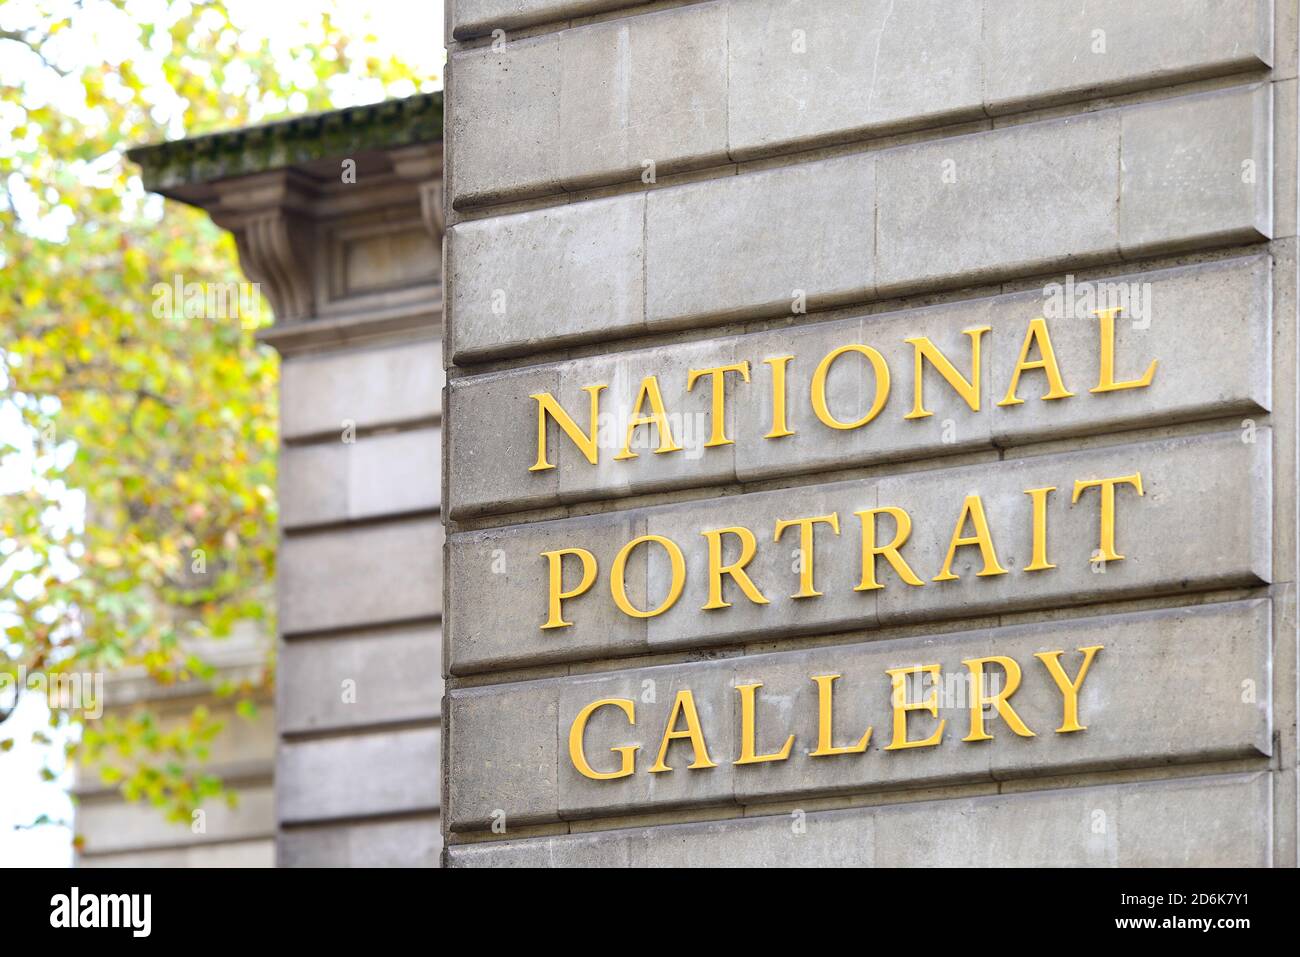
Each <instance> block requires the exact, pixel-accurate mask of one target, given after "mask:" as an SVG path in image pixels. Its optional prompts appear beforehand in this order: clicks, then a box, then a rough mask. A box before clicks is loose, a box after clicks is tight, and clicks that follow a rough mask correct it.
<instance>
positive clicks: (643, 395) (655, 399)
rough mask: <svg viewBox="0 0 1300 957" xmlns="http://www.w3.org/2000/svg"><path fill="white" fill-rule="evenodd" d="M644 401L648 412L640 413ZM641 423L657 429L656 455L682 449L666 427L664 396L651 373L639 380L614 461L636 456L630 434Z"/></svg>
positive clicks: (666, 416) (631, 434)
mask: <svg viewBox="0 0 1300 957" xmlns="http://www.w3.org/2000/svg"><path fill="white" fill-rule="evenodd" d="M646 402H649V403H650V414H649V415H642V414H641V407H642V406H643V405H645V403H646ZM641 425H653V426H654V427H655V428H656V429H658V430H659V448H657V449H655V454H656V455H662V454H663V453H664V452H680V451H681V450H682V447H681V446H680V445H678V444H677V443H676V442H674V441H673V432H672V429H670V428H669V427H668V413H667V412H666V411H665V410H664V397H663V396H662V395H661V394H660V392H659V380H658V379H657V378H656V377H655V376H652V375H648V376H646V377H645V378H644V379H643V380H641V388H640V389H638V390H637V394H636V402H634V403H633V404H632V417H631V418H630V419H628V423H627V439H626V441H624V443H623V451H621V452H619V453H618V455H616V456H614V461H616V462H622V461H625V460H626V459H634V458H636V457H637V453H636V452H633V451H632V436H633V435H635V434H636V430H637V427H638V426H641Z"/></svg>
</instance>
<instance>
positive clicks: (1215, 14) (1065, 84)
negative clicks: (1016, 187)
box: [982, 0, 1273, 112]
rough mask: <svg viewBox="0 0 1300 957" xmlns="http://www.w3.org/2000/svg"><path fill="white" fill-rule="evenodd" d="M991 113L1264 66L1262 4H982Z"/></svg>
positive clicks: (1267, 49) (1058, 0) (1267, 42)
mask: <svg viewBox="0 0 1300 957" xmlns="http://www.w3.org/2000/svg"><path fill="white" fill-rule="evenodd" d="M983 6H984V30H983V37H982V43H983V51H982V52H983V56H982V62H983V64H984V70H985V97H986V106H987V107H988V109H989V110H990V112H1004V111H1010V110H1015V109H1024V108H1026V107H1028V106H1030V105H1031V104H1033V103H1035V102H1053V101H1056V100H1064V99H1070V98H1075V97H1082V96H1089V95H1095V94H1097V93H1102V92H1105V93H1117V92H1122V91H1125V90H1131V89H1139V88H1145V87H1153V86H1160V85H1164V84H1171V83H1176V82H1180V81H1184V80H1189V79H1194V78H1196V77H1200V76H1214V75H1223V74H1228V73H1236V72H1240V71H1243V70H1249V69H1256V68H1259V67H1263V66H1267V65H1268V63H1269V62H1270V60H1271V57H1272V52H1273V42H1272V38H1273V23H1272V17H1271V14H1272V4H1271V3H1270V2H1269V0H1230V2H1227V3H1222V2H1219V0H1147V2H1144V3H1130V2H1128V0H1100V2H1096V0H1093V2H1089V3H1086V4H1079V3H1075V2H1073V0H998V2H996V3H985V4H984V5H983Z"/></svg>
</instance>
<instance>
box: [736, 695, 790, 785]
mask: <svg viewBox="0 0 1300 957" xmlns="http://www.w3.org/2000/svg"><path fill="white" fill-rule="evenodd" d="M761 687H763V683H762V682H761V681H757V682H754V683H753V684H748V685H736V690H737V691H738V692H740V757H739V758H737V759H736V760H735V761H734V762H733V763H735V764H762V763H763V762H765V761H784V760H785V759H786V758H788V757H790V749H791V748H792V747H794V735H793V734H792V735H790V737H788V738H786V739H785V746H784V747H782V748H781V750H780V751H774V752H772V753H771V754H757V753H755V752H756V751H757V747H758V746H757V744H756V743H755V740H754V739H755V737H756V736H757V733H756V731H755V729H754V724H755V721H754V696H755V694H757V692H758V689H759V688H761Z"/></svg>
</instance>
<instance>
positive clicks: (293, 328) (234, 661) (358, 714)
mask: <svg viewBox="0 0 1300 957" xmlns="http://www.w3.org/2000/svg"><path fill="white" fill-rule="evenodd" d="M130 155H131V158H132V159H133V160H134V161H135V162H137V163H138V164H139V165H140V166H141V168H142V170H143V175H144V180H145V185H146V187H147V188H149V189H151V190H154V191H156V192H159V193H161V194H163V195H164V196H167V197H168V198H170V199H173V200H177V201H180V202H183V203H188V204H190V205H193V206H197V207H199V208H202V209H204V210H206V211H207V212H208V213H209V214H210V215H211V216H212V218H213V220H214V221H215V222H216V223H217V224H218V225H220V226H222V227H223V228H225V229H228V230H230V231H231V232H232V233H233V234H234V237H235V241H236V244H237V246H238V249H239V255H240V262H241V264H242V266H243V268H244V271H245V272H246V274H247V276H248V278H249V280H250V281H253V282H256V283H259V284H260V286H261V292H262V293H263V294H264V295H265V296H266V297H267V299H268V300H269V301H270V303H271V306H272V308H273V309H274V312H275V323H274V325H273V326H272V327H271V328H269V329H267V330H265V331H264V332H263V333H262V338H263V340H264V341H265V342H267V343H268V344H269V345H271V346H273V347H274V348H275V349H277V350H278V351H279V353H280V355H281V358H282V365H281V402H280V410H281V422H280V425H281V441H282V451H281V461H280V490H279V495H280V516H281V529H282V539H281V549H280V556H279V568H278V581H277V589H278V594H279V635H278V636H277V639H276V640H277V641H278V643H279V644H278V649H277V658H278V667H277V675H276V688H277V691H276V701H275V703H274V708H273V709H272V708H269V707H268V708H266V709H265V710H263V711H262V712H261V715H262V717H261V718H260V719H259V720H258V721H257V722H253V723H249V722H247V721H242V720H240V719H232V720H231V721H230V722H229V725H228V729H227V732H228V733H227V736H226V737H225V738H224V739H223V741H222V743H221V744H220V746H219V747H218V748H217V749H215V753H214V756H213V762H212V766H213V770H214V771H216V772H218V773H223V774H225V775H226V776H227V778H228V779H229V780H230V781H232V782H236V783H238V784H240V785H241V787H240V788H239V791H240V795H241V801H240V803H239V806H238V808H237V809H235V810H231V811H226V810H220V809H215V808H213V809H211V810H210V813H209V814H208V815H207V821H206V832H205V833H192V829H187V828H186V826H185V825H183V824H182V825H174V824H167V823H165V822H163V821H162V820H161V817H160V816H159V815H158V814H157V812H154V811H152V810H151V809H149V808H147V807H143V806H140V807H136V806H127V805H124V804H123V803H122V802H121V801H120V799H118V798H117V797H116V796H115V792H114V793H113V794H112V795H110V794H109V793H106V792H100V791H99V790H97V789H95V788H93V787H89V786H86V787H79V788H78V792H79V794H80V795H81V805H80V808H79V811H78V824H77V826H78V831H79V832H80V833H82V834H83V835H84V836H85V838H86V847H87V852H86V853H85V854H84V855H82V857H81V863H83V864H94V863H101V862H103V863H108V862H111V863H116V864H121V863H141V864H164V865H173V864H175V865H183V864H194V865H203V866H210V865H214V864H223V863H229V864H240V865H251V864H271V863H272V862H273V861H274V863H277V864H279V865H280V866H295V865H301V866H348V865H398V866H437V864H438V859H439V855H440V852H441V845H442V839H441V833H440V825H439V784H440V773H439V753H440V736H441V710H442V709H441V702H442V677H441V675H442V667H441V618H442V575H441V568H442V527H441V522H440V518H439V505H440V501H441V494H440V484H441V483H440V475H441V467H440V444H441V424H442V401H441V399H442V350H441V338H442V258H441V241H442V227H443V220H442V204H441V198H442V96H441V94H438V93H435V94H427V95H419V96H414V97H409V98H406V99H403V100H397V101H389V102H385V103H380V104H377V105H371V106H363V107H356V108H350V109H345V110H339V111H335V112H331V113H327V114H321V115H314V116H308V117H300V118H296V119H292V120H288V121H283V122H278V123H273V124H268V125H265V126H260V127H253V128H247V129H240V130H234V131H231V132H228V133H219V134H215V135H209V136H202V137H196V138H193V139H188V140H181V141H176V142H171V143H166V144H162V145H158V146H151V147H145V148H142V149H137V150H134V151H132V152H131V154H130ZM265 651H266V649H265V647H262V646H259V643H258V642H257V641H255V640H253V641H230V642H227V643H225V644H222V645H218V646H215V647H214V648H212V649H211V655H210V658H211V659H212V660H215V661H216V662H217V663H218V664H219V665H220V666H221V667H222V668H229V669H232V670H234V671H236V672H237V671H238V670H239V669H241V668H246V667H251V666H252V664H253V662H260V661H261V660H262V656H264V654H265ZM204 693H205V689H204V688H199V687H195V688H185V689H168V690H167V691H165V692H164V691H162V690H161V689H159V688H158V687H156V686H154V685H153V684H152V683H150V682H149V681H148V680H147V679H146V678H144V677H140V678H131V677H127V678H123V679H119V680H117V681H116V682H114V685H113V688H112V690H111V691H110V692H109V698H110V704H111V706H112V707H115V708H116V707H129V706H130V705H131V703H132V702H136V701H142V700H149V701H151V702H152V703H153V704H155V705H158V704H160V703H164V702H165V703H170V702H172V701H175V702H176V705H177V709H178V710H179V708H180V707H181V706H182V704H183V705H184V707H186V708H188V707H190V706H192V704H193V703H194V696H195V695H202V694H204ZM272 782H274V797H273V794H272ZM273 848H274V853H273V852H272V849H273Z"/></svg>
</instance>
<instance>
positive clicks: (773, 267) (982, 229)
mask: <svg viewBox="0 0 1300 957" xmlns="http://www.w3.org/2000/svg"><path fill="white" fill-rule="evenodd" d="M1267 103H1268V91H1267V89H1266V88H1264V87H1259V86H1253V87H1240V88H1230V89H1227V90H1219V91H1215V92H1212V93H1205V94H1200V95H1198V96H1195V97H1176V98H1173V99H1165V100H1159V101H1155V102H1152V103H1147V104H1139V105H1135V106H1127V107H1123V108H1116V109H1110V110H1100V111H1097V112H1093V113H1087V114H1082V115H1077V116H1070V117H1065V118H1057V119H1048V120H1042V121H1039V122H1036V123H1029V124H1021V125H1014V126H1009V127H1004V128H999V129H994V130H990V131H987V132H980V133H971V134H967V135H963V136H953V137H949V138H945V139H940V140H933V141H930V142H925V143H919V144H906V145H902V146H897V147H894V148H892V149H887V150H882V151H879V152H868V153H864V154H855V155H851V156H843V157H836V158H832V159H825V160H818V161H813V162H806V163H800V164H795V165H792V166H786V167H781V168H777V169H764V170H759V171H756V172H746V173H742V174H740V175H738V176H723V177H720V178H715V179H710V180H707V181H702V182H697V183H689V184H685V185H680V186H673V187H668V188H664V189H656V190H651V191H650V192H649V193H644V194H640V193H639V194H630V195H624V196H618V197H614V198H612V199H600V200H594V201H588V202H579V203H574V204H567V205H563V206H558V207H554V208H550V209H541V210H531V211H527V212H522V213H515V214H511V215H505V216H497V217H493V218H491V219H487V220H476V221H472V222H467V223H461V224H460V225H457V226H455V227H453V228H452V229H451V230H450V233H449V242H450V246H449V251H448V263H449V270H450V272H451V274H452V278H451V283H452V287H451V303H452V319H451V329H452V336H453V352H452V354H453V358H454V360H455V361H457V362H458V363H463V362H466V361H476V360H481V359H485V358H489V357H493V356H498V355H510V354H518V353H521V352H527V351H530V350H536V349H537V348H538V347H539V346H541V345H542V344H543V343H544V344H545V346H546V347H547V348H557V347H560V346H563V345H566V344H570V343H576V342H588V341H596V340H601V339H610V338H624V337H628V336H631V335H635V334H637V333H640V332H644V331H646V329H647V328H649V329H671V328H674V327H677V326H681V325H684V324H688V323H689V324H693V325H705V324H710V323H717V322H722V321H725V320H727V319H735V318H740V317H748V316H761V315H780V314H782V313H785V312H787V311H791V310H793V308H794V306H795V305H796V301H795V300H796V298H797V297H799V298H803V299H806V302H807V304H808V305H810V306H811V307H816V306H817V305H826V304H833V303H845V302H852V301H859V300H866V299H870V298H874V297H885V296H892V295H897V294H902V293H906V292H912V291H919V290H922V289H925V290H930V289H934V288H936V287H952V286H959V285H964V284H970V283H974V282H978V281H987V280H995V279H1000V278H1005V277H1010V276H1014V275H1017V274H1024V273H1032V272H1046V271H1050V270H1052V269H1056V268H1070V269H1077V268H1081V267H1083V266H1086V265H1088V264H1090V263H1100V262H1115V261H1118V260H1119V258H1120V256H1121V251H1123V252H1125V253H1127V252H1130V251H1134V252H1149V251H1155V250H1160V249H1183V248H1192V247H1201V246H1213V245H1221V244H1224V243H1228V242H1239V241H1243V240H1248V239H1254V238H1259V237H1260V236H1266V235H1267V234H1268V231H1269V228H1270V226H1269V223H1270V220H1271V215H1270V209H1269V207H1270V199H1269V192H1268V186H1267V184H1268V183H1269V182H1270V177H1269V175H1268V167H1269V164H1268V157H1267V156H1266V151H1265V150H1264V149H1263V147H1262V146H1261V144H1263V143H1267V142H1268V141H1269V137H1270V135H1271V121H1270V119H1269V114H1268V110H1267ZM1206 117H1215V118H1222V120H1223V122H1218V121H1217V120H1216V121H1215V123H1214V125H1212V126H1206V125H1205V124H1204V123H1202V119H1203V118H1206ZM1121 130H1122V131H1123V136H1122V137H1121ZM1121 138H1122V140H1123V144H1124V147H1123V150H1124V155H1123V157H1121V155H1120V152H1121V150H1120V144H1121ZM1121 160H1122V163H1123V165H1122V166H1121ZM1248 160H1249V161H1253V162H1254V163H1255V171H1254V173H1252V174H1251V175H1250V177H1248V179H1251V181H1250V182H1242V181H1241V177H1242V176H1243V175H1244V174H1245V172H1246V170H1245V168H1244V167H1243V166H1242V164H1243V163H1244V162H1246V161H1248ZM1121 183H1122V184H1123V191H1122V195H1121ZM1044 210H1051V214H1050V215H1048V214H1045V213H1044ZM1121 224H1123V226H1122V228H1121ZM828 250H835V255H828V254H827V251H828ZM643 273H644V275H643ZM494 306H495V308H494Z"/></svg>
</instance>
